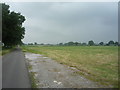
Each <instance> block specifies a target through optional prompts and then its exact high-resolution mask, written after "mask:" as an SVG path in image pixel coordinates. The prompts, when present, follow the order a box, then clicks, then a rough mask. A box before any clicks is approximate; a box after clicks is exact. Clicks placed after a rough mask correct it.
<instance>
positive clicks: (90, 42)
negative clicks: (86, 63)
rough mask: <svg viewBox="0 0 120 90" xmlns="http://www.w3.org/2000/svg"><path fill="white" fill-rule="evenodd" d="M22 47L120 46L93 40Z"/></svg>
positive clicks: (115, 43) (35, 43) (114, 42)
mask: <svg viewBox="0 0 120 90" xmlns="http://www.w3.org/2000/svg"><path fill="white" fill-rule="evenodd" d="M24 45H47V46H53V45H57V46H120V43H118V42H117V41H113V40H110V41H109V42H107V43H104V42H99V43H95V42H94V41H93V40H90V41H88V43H85V42H84V43H81V42H73V41H70V42H67V43H59V44H44V43H41V44H38V43H37V42H34V43H28V44H24Z"/></svg>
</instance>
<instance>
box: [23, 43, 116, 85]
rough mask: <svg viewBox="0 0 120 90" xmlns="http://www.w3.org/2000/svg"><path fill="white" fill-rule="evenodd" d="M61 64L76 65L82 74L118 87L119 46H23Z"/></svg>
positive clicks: (25, 49) (101, 82)
mask: <svg viewBox="0 0 120 90" xmlns="http://www.w3.org/2000/svg"><path fill="white" fill-rule="evenodd" d="M22 49H23V50H24V51H27V52H32V53H38V54H42V55H45V56H47V57H50V58H52V59H53V60H56V61H58V62H59V63H61V64H65V65H68V66H70V67H75V68H77V69H78V70H79V71H77V72H76V73H79V74H80V75H83V76H84V77H86V78H88V79H90V80H93V81H95V82H98V83H99V84H102V85H107V86H109V87H118V46H28V45H26V46H22Z"/></svg>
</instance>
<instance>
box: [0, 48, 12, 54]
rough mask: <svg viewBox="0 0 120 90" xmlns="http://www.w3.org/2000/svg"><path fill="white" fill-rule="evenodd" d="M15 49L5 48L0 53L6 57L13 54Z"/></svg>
mask: <svg viewBox="0 0 120 90" xmlns="http://www.w3.org/2000/svg"><path fill="white" fill-rule="evenodd" d="M13 49H14V48H3V49H2V50H1V52H0V55H5V54H7V53H9V52H11V51H12V50H13Z"/></svg>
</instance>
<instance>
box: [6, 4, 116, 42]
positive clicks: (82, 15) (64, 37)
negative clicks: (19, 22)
mask: <svg viewBox="0 0 120 90" xmlns="http://www.w3.org/2000/svg"><path fill="white" fill-rule="evenodd" d="M7 4H9V5H10V10H11V11H13V10H14V11H16V12H21V14H22V15H24V16H25V17H26V21H25V22H24V27H25V28H26V32H25V33H26V34H25V38H24V39H23V42H24V43H31V42H37V43H60V42H63V43H65V42H68V41H78V42H88V41H89V40H94V41H95V42H100V41H103V42H108V41H109V40H115V41H117V40H118V3H117V2H111V3H110V2H84V3H83V2H72V3H70V2H67V3H65V2H60V3H58V2H56V3H53V2H34V3H33V2H14V3H13V2H11V3H10V2H9V3H7Z"/></svg>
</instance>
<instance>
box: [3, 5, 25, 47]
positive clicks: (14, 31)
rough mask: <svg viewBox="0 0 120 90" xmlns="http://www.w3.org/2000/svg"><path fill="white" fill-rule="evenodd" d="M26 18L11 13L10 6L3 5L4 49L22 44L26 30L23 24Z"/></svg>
mask: <svg viewBox="0 0 120 90" xmlns="http://www.w3.org/2000/svg"><path fill="white" fill-rule="evenodd" d="M24 21H25V17H24V16H23V15H21V14H20V13H16V12H14V11H12V12H10V10H9V5H6V4H5V3H3V4H2V42H3V43H4V47H12V46H14V45H18V44H22V41H21V40H22V39H23V38H24V34H25V28H24V27H22V23H23V22H24Z"/></svg>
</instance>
